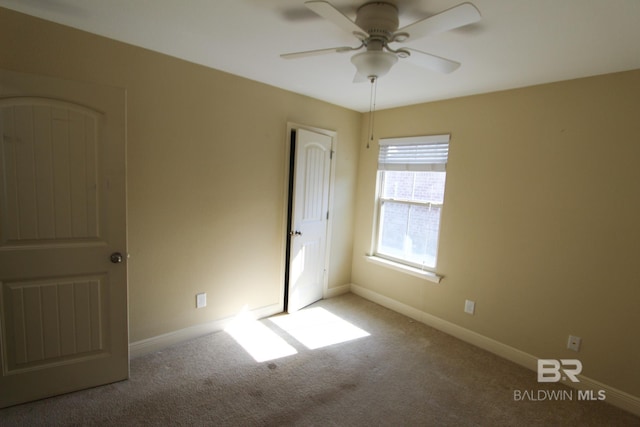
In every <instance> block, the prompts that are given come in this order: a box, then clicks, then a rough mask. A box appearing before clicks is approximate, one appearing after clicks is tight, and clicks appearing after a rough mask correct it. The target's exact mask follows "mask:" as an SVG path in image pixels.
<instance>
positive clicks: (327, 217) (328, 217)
mask: <svg viewBox="0 0 640 427" xmlns="http://www.w3.org/2000/svg"><path fill="white" fill-rule="evenodd" d="M327 219H329V211H327Z"/></svg>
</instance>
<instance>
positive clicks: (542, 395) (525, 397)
mask: <svg viewBox="0 0 640 427" xmlns="http://www.w3.org/2000/svg"><path fill="white" fill-rule="evenodd" d="M606 398H607V395H606V392H605V390H513V400H515V401H530V402H542V401H546V400H574V399H577V400H585V401H593V400H605V399H606Z"/></svg>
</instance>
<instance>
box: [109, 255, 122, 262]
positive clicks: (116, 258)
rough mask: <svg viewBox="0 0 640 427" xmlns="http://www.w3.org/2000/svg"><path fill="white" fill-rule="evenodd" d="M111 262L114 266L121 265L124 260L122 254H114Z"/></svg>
mask: <svg viewBox="0 0 640 427" xmlns="http://www.w3.org/2000/svg"><path fill="white" fill-rule="evenodd" d="M110 259H111V262H112V263H114V264H120V263H121V262H122V260H123V258H122V254H121V253H120V252H114V253H112V254H111V258H110Z"/></svg>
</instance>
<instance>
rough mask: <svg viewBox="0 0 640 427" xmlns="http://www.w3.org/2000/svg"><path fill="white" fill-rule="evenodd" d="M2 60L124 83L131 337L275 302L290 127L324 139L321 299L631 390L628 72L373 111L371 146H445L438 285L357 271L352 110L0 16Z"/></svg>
mask: <svg viewBox="0 0 640 427" xmlns="http://www.w3.org/2000/svg"><path fill="white" fill-rule="evenodd" d="M0 67H3V68H7V69H11V70H17V71H24V72H32V73H38V74H45V75H51V76H56V77H61V78H67V79H74V80H80V81H84V82H93V83H98V84H106V85H112V86H118V87H124V88H126V89H127V94H128V114H127V118H128V174H129V175H128V190H129V195H128V202H129V207H128V214H129V250H130V252H131V255H132V257H131V259H130V263H129V279H130V282H129V289H130V298H129V300H130V327H131V340H132V341H137V340H141V339H145V338H149V337H153V336H156V335H158V334H162V333H165V332H171V331H175V330H178V329H181V328H185V327H188V326H193V325H198V324H201V323H204V322H207V321H211V320H216V319H220V318H223V317H226V316H229V315H232V314H234V313H235V312H237V311H238V310H239V309H240V308H241V307H242V306H244V305H245V304H247V305H248V306H249V307H250V308H258V307H261V306H265V305H269V304H275V303H278V302H279V299H280V286H281V271H280V270H281V267H282V258H281V252H282V246H281V245H282V235H283V233H284V230H283V228H282V224H283V216H284V209H283V208H284V194H283V180H284V171H285V159H284V157H285V155H284V145H285V139H286V135H285V130H286V123H287V121H293V122H298V123H304V124H308V125H312V126H318V127H324V128H328V129H333V130H337V131H338V135H339V147H338V155H337V174H336V192H335V212H334V213H335V215H334V216H333V218H334V228H333V239H332V241H331V249H332V255H333V258H332V262H331V270H330V280H329V284H330V286H331V287H336V286H340V285H343V284H346V283H349V281H352V282H353V283H356V284H358V285H360V286H363V287H366V288H368V289H370V290H373V291H375V292H378V293H380V294H382V295H385V296H388V297H390V298H393V299H395V300H397V301H399V302H401V303H404V304H406V305H409V306H412V307H414V308H416V309H419V310H422V311H424V312H427V313H429V314H432V315H434V316H438V317H440V318H442V319H445V320H447V321H449V322H452V323H454V324H457V325H459V326H461V327H464V328H468V329H470V330H472V331H476V332H478V333H480V334H482V335H485V336H487V337H490V338H493V339H495V340H498V341H500V342H502V343H505V344H507V345H510V346H513V347H515V348H517V349H520V350H522V351H525V352H527V353H529V354H532V355H534V356H537V357H542V358H561V357H564V358H574V357H579V358H580V359H581V360H582V362H583V364H584V374H585V375H587V376H589V377H591V378H593V379H595V380H598V381H601V382H603V383H605V384H608V385H610V386H612V387H616V388H618V389H620V390H622V391H625V392H628V393H631V394H633V395H635V396H640V366H639V363H638V360H640V339H639V337H638V333H637V327H638V325H639V324H640V310H638V305H639V304H640V290H639V286H640V273H639V271H640V269H638V268H637V267H636V265H637V260H638V259H640V243H639V242H640V223H639V220H638V219H639V218H640V191H638V190H639V188H638V185H639V184H638V183H640V167H638V166H637V163H638V159H640V120H638V114H639V113H640V71H635V72H629V73H622V74H615V75H607V76H602V77H596V78H589V79H582V80H576V81H570V82H563V83H556V84H550V85H544V86H537V87H531V88H525V89H520V90H513V91H507V92H499V93H493V94H488V95H480V96H474V97H468V98H461V99H454V100H449V101H443V102H437V103H430V104H423V105H418V106H412V107H406V108H398V109H393V110H386V111H380V112H378V113H377V115H376V128H377V129H376V136H377V137H394V136H409V135H420V134H434V133H448V132H450V133H451V136H452V139H451V151H450V162H449V168H448V172H449V173H448V180H447V190H446V200H445V204H446V205H445V209H444V212H443V218H442V234H441V248H440V260H439V269H438V270H439V272H440V273H441V274H443V275H444V276H445V279H444V280H443V281H442V283H441V284H439V285H436V284H432V283H430V282H424V281H422V280H420V279H418V278H415V277H413V276H407V275H404V274H401V273H398V272H395V271H392V270H388V269H385V268H383V267H379V266H376V265H374V264H371V263H367V262H366V261H364V259H363V255H364V254H365V253H366V252H367V251H368V249H369V247H370V243H371V230H372V207H373V194H374V187H375V175H376V172H375V167H376V165H375V163H376V156H377V146H376V145H375V144H374V145H373V146H372V148H371V149H369V150H366V149H365V148H364V143H363V142H362V141H361V140H360V138H359V135H360V134H361V126H362V128H363V129H364V127H365V126H366V122H367V121H366V120H362V117H361V115H360V114H359V113H356V112H353V111H349V110H346V109H342V108H338V107H335V106H332V105H328V104H326V103H322V102H319V101H315V100H312V99H309V98H305V97H302V96H299V95H295V94H292V93H289V92H285V91H282V90H278V89H276V88H273V87H269V86H265V85H262V84H259V83H255V82H251V81H248V80H245V79H242V78H238V77H234V76H231V75H228V74H225V73H221V72H217V71H214V70H211V69H207V68H205V67H200V66H197V65H194V64H190V63H187V62H184V61H179V60H176V59H172V58H170V57H167V56H163V55H159V54H156V53H153V52H149V51H145V50H142V49H138V48H135V47H132V46H128V45H124V44H121V43H118V42H114V41H111V40H107V39H104V38H101V37H97V36H93V35H90V34H86V33H83V32H79V31H76V30H72V29H68V28H65V27H62V26H59V25H55V24H51V23H46V22H43V21H40V20H37V19H34V18H30V17H26V16H24V15H20V14H17V13H14V12H10V11H7V10H4V9H1V8H0ZM358 150H359V151H358ZM242 165H244V167H243V166H242ZM356 174H357V177H356ZM356 178H357V179H358V184H357V187H356ZM356 190H357V191H356ZM354 197H355V202H354ZM354 218H357V221H355V237H354V238H353V239H352V235H353V234H352V226H353V224H354ZM352 242H353V252H352ZM352 253H353V264H352V257H351V255H352ZM352 267H353V268H352ZM197 292H207V293H208V296H209V306H208V308H207V309H205V310H196V309H195V308H194V296H195V293H197ZM465 299H472V300H475V301H476V304H477V305H476V314H475V315H474V316H469V315H466V314H464V313H463V304H464V300H465ZM570 333H571V334H575V335H579V336H581V337H582V338H583V347H582V351H581V352H580V353H577V354H576V353H573V352H569V351H567V350H565V345H566V339H567V335H568V334H570Z"/></svg>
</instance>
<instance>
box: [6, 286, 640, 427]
mask: <svg viewBox="0 0 640 427" xmlns="http://www.w3.org/2000/svg"><path fill="white" fill-rule="evenodd" d="M297 316H298V317H294V316H286V315H281V316H274V317H272V318H269V319H263V320H261V321H259V322H246V323H245V324H238V325H236V326H234V327H233V328H231V329H229V330H228V331H229V332H218V333H214V334H211V335H207V336H203V337H200V338H197V339H194V340H190V341H188V342H184V343H181V344H179V345H175V346H172V347H169V348H166V349H164V350H162V351H158V352H155V353H150V354H147V355H144V356H140V357H137V358H134V359H132V360H131V377H130V379H129V380H127V381H123V382H119V383H115V384H110V385H106V386H102V387H97V388H93V389H89V390H85V391H81V392H76V393H71V394H67V395H63V396H58V397H54V398H50V399H44V400H40V401H37V402H32V403H28V404H24V405H18V406H14V407H11V408H6V409H3V410H0V425H2V426H58V425H59V426H67V425H83V426H84V425H100V426H103V425H113V426H137V425H154V426H164V425H167V426H170V425H175V426H181V425H184V426H288V425H294V426H640V418H638V417H636V416H634V415H632V414H630V413H627V412H625V411H622V410H620V409H618V408H616V407H613V406H611V405H609V404H607V403H606V401H605V402H602V401H578V400H577V398H576V396H575V393H576V392H575V391H572V390H571V389H568V388H565V387H564V386H562V385H557V384H552V383H544V384H539V383H538V382H537V377H536V373H535V372H532V371H530V370H527V369H525V368H523V367H521V366H518V365H516V364H514V363H511V362H509V361H506V360H504V359H501V358H499V357H497V356H495V355H493V354H491V353H488V352H486V351H484V350H481V349H479V348H477V347H474V346H472V345H469V344H467V343H465V342H462V341H460V340H458V339H456V338H453V337H451V336H449V335H446V334H444V333H442V332H439V331H437V330H435V329H433V328H430V327H428V326H426V325H424V324H421V323H419V322H416V321H414V320H412V319H410V318H408V317H405V316H403V315H400V314H398V313H395V312H393V311H391V310H388V309H386V308H384V307H381V306H379V305H377V304H374V303H372V302H369V301H367V300H365V299H362V298H360V297H358V296H356V295H354V294H345V295H342V296H339V297H336V298H331V299H328V300H323V301H319V302H318V303H316V304H313V305H312V306H310V307H309V308H307V309H305V310H303V311H301V312H300V313H299V315H297ZM243 325H244V326H243ZM234 337H235V338H234ZM240 343H243V344H244V346H245V347H246V349H245V347H243V346H242V345H241V344H240ZM265 349H266V350H268V351H267V352H266V353H264V352H262V354H258V353H260V351H261V350H265ZM247 350H249V351H252V352H254V354H253V355H252V354H250V353H249V352H248V351H247ZM287 354H288V355H287ZM279 355H280V357H279ZM541 385H543V386H544V387H541ZM541 389H544V390H547V391H552V390H557V393H560V392H563V393H562V395H564V397H565V399H564V400H551V399H548V400H544V399H543V400H542V401H534V400H527V399H524V400H516V399H514V392H517V391H525V390H526V391H534V392H535V391H537V390H541ZM572 392H573V394H574V396H573V398H572V399H568V398H567V397H568V394H569V393H572Z"/></svg>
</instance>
